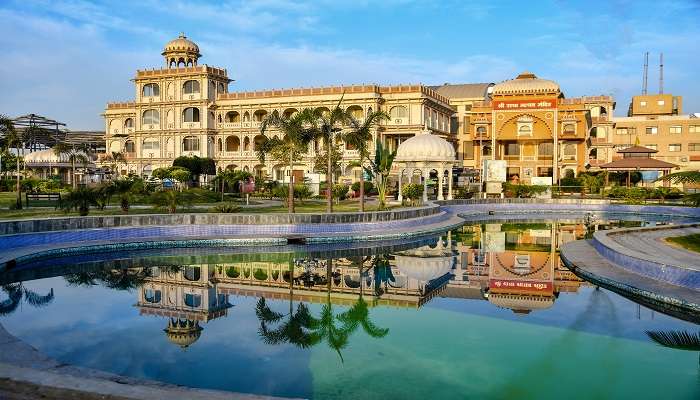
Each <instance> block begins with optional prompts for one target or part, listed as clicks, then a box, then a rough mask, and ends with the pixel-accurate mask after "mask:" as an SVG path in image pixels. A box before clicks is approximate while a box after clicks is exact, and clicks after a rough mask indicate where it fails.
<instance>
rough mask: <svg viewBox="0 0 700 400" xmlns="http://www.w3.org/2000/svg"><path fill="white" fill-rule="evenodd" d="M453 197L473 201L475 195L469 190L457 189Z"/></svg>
mask: <svg viewBox="0 0 700 400" xmlns="http://www.w3.org/2000/svg"><path fill="white" fill-rule="evenodd" d="M453 197H454V198H455V199H471V198H472V197H474V193H473V192H470V191H469V189H468V188H465V187H461V188H457V190H456V191H455V193H454V195H453Z"/></svg>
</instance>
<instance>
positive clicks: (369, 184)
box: [350, 181, 374, 194]
mask: <svg viewBox="0 0 700 400" xmlns="http://www.w3.org/2000/svg"><path fill="white" fill-rule="evenodd" d="M364 187H365V194H368V193H370V192H372V191H373V190H374V184H373V183H372V182H369V181H365V185H364ZM350 188H351V189H352V191H353V192H355V193H359V191H360V182H359V181H357V182H355V183H353V184H352V186H350Z"/></svg>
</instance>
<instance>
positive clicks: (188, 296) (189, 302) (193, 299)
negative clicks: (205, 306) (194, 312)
mask: <svg viewBox="0 0 700 400" xmlns="http://www.w3.org/2000/svg"><path fill="white" fill-rule="evenodd" d="M185 305H186V306H188V307H192V308H198V307H200V306H201V305H202V296H201V295H199V294H194V293H185Z"/></svg>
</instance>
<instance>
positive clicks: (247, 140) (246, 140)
mask: <svg viewBox="0 0 700 400" xmlns="http://www.w3.org/2000/svg"><path fill="white" fill-rule="evenodd" d="M249 150H250V138H249V137H248V136H246V137H245V138H244V139H243V151H249Z"/></svg>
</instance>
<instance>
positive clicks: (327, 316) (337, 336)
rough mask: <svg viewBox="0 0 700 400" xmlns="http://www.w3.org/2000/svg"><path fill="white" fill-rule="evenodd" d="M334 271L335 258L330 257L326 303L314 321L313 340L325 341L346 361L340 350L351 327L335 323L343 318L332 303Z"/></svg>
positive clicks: (327, 271) (343, 346) (327, 262)
mask: <svg viewBox="0 0 700 400" xmlns="http://www.w3.org/2000/svg"><path fill="white" fill-rule="evenodd" d="M332 273H333V259H328V260H327V261H326V284H327V285H328V286H327V288H326V290H327V292H326V304H324V305H323V307H321V314H320V316H319V318H317V319H316V320H315V321H314V322H315V324H314V325H313V326H312V329H313V332H314V333H313V335H314V336H313V340H314V341H315V342H319V343H320V342H323V341H325V342H326V343H327V344H328V346H329V347H330V348H332V349H333V350H335V351H336V353H338V356H339V357H340V361H341V362H344V360H343V355H342V354H341V353H340V350H342V349H344V348H345V347H346V346H347V345H348V338H349V337H350V330H349V329H348V328H349V327H348V326H346V325H344V324H341V325H340V326H336V324H335V322H336V320H338V321H341V320H340V318H339V317H336V315H335V314H334V313H333V304H332V303H331V284H332V282H333V277H332ZM341 322H342V321H341Z"/></svg>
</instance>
